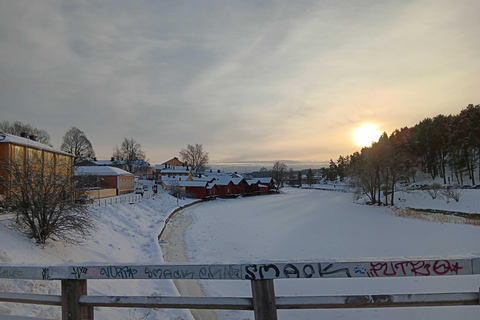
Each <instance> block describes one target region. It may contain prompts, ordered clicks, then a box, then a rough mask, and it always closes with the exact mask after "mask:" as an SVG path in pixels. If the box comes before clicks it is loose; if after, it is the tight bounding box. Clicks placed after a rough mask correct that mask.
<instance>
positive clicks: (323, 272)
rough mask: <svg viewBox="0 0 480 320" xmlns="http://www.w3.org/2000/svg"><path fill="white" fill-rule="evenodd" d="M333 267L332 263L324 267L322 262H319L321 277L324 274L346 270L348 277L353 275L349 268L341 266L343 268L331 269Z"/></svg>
mask: <svg viewBox="0 0 480 320" xmlns="http://www.w3.org/2000/svg"><path fill="white" fill-rule="evenodd" d="M332 267H333V264H332V263H330V264H329V265H328V266H326V267H325V268H323V269H322V264H321V263H319V264H318V274H319V275H320V277H322V278H323V277H324V276H327V275H329V274H335V273H341V272H345V274H346V275H347V277H349V278H351V277H352V275H351V274H350V270H348V268H341V269H335V270H331V271H329V270H330V269H331V268H332Z"/></svg>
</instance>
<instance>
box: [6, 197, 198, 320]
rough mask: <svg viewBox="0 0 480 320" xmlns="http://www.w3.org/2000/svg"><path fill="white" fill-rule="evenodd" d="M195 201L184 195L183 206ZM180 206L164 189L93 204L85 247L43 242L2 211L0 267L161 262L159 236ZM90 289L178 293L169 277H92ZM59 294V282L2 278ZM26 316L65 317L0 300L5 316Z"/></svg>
mask: <svg viewBox="0 0 480 320" xmlns="http://www.w3.org/2000/svg"><path fill="white" fill-rule="evenodd" d="M191 202H193V200H180V202H179V205H180V206H184V205H186V204H188V203H191ZM176 208H178V206H177V199H176V198H174V197H172V196H170V195H169V194H167V193H165V192H161V193H159V194H158V195H157V196H155V197H154V198H153V199H148V200H142V201H140V202H136V203H134V204H129V203H122V204H113V205H108V206H101V207H98V206H96V205H95V206H91V207H90V210H92V212H93V214H94V215H95V219H96V221H97V222H96V226H97V231H96V232H95V234H94V238H92V239H90V240H87V241H85V243H84V244H83V245H82V246H64V245H62V244H60V243H57V242H50V243H48V244H47V245H46V246H45V247H44V248H41V247H38V246H37V245H35V244H34V243H32V241H30V240H29V239H28V238H27V237H26V236H24V235H21V234H18V232H17V231H15V230H14V229H12V228H11V227H10V226H9V221H8V220H7V217H6V216H2V215H0V244H1V245H0V266H1V264H2V263H12V264H23V263H25V264H29V265H31V264H40V265H55V264H63V263H67V262H75V263H77V262H86V263H91V262H105V263H107V264H115V263H117V262H121V263H124V262H125V263H138V264H160V263H162V262H163V256H162V252H161V250H160V248H159V245H158V242H157V239H158V235H159V233H160V231H161V230H162V228H163V226H164V224H165V219H166V218H167V217H168V216H169V215H170V213H171V212H172V211H173V210H175V209H176ZM88 285H89V294H100V293H102V294H109V295H152V294H158V295H169V296H174V295H178V292H177V290H176V288H175V287H174V286H173V284H172V283H171V282H170V281H142V280H139V281H126V280H124V281H89V282H88ZM2 291H11V292H27V293H48V294H60V284H59V281H52V282H47V281H28V280H25V281H11V280H6V279H0V292H2ZM2 314H3V315H5V314H6V315H24V316H32V317H43V318H52V319H60V317H61V313H60V308H59V307H43V306H34V305H21V304H13V303H0V318H1V315H2ZM95 319H129V320H133V319H145V320H147V319H193V318H192V317H191V315H190V313H189V312H188V311H182V310H168V309H164V310H160V309H158V310H146V309H135V310H129V309H108V308H100V309H98V310H96V311H95Z"/></svg>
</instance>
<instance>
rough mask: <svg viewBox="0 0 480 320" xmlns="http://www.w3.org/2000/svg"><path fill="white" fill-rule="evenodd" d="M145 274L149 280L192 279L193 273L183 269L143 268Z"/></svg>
mask: <svg viewBox="0 0 480 320" xmlns="http://www.w3.org/2000/svg"><path fill="white" fill-rule="evenodd" d="M145 274H146V275H147V277H148V278H149V279H151V278H155V279H194V275H195V272H193V271H190V270H185V269H174V270H170V269H168V268H166V269H160V268H159V269H150V268H149V267H146V268H145Z"/></svg>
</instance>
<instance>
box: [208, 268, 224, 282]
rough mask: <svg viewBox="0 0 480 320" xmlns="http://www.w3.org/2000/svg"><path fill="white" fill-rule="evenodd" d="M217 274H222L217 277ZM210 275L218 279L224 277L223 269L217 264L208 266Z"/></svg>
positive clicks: (211, 277)
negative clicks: (216, 265)
mask: <svg viewBox="0 0 480 320" xmlns="http://www.w3.org/2000/svg"><path fill="white" fill-rule="evenodd" d="M217 275H220V276H219V277H217ZM208 276H209V279H217V278H220V279H221V278H222V269H220V268H218V267H215V266H210V267H208Z"/></svg>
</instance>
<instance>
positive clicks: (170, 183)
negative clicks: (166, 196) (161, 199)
mask: <svg viewBox="0 0 480 320" xmlns="http://www.w3.org/2000/svg"><path fill="white" fill-rule="evenodd" d="M162 183H163V184H164V185H166V186H169V187H200V188H205V187H206V186H207V183H208V182H206V181H178V180H165V181H162Z"/></svg>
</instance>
